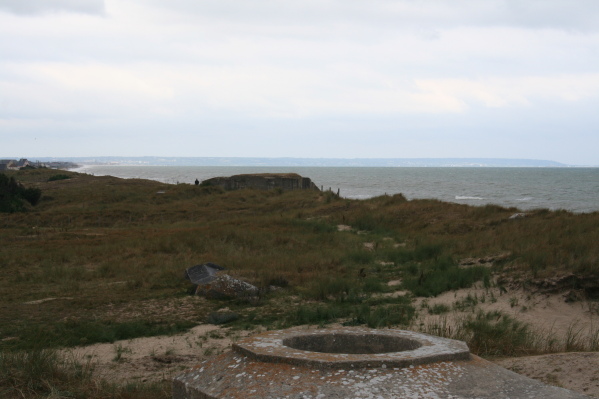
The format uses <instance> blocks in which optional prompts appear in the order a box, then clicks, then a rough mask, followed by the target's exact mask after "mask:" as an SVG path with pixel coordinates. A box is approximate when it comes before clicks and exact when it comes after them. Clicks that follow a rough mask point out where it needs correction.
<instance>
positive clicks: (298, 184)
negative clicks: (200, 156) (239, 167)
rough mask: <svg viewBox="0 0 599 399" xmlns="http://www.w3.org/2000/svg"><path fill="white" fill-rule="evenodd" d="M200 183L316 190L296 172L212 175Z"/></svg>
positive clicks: (227, 186)
mask: <svg viewBox="0 0 599 399" xmlns="http://www.w3.org/2000/svg"><path fill="white" fill-rule="evenodd" d="M202 185H211V186H220V187H223V188H224V189H225V190H239V189H242V188H255V189H260V190H272V189H277V188H279V189H282V190H318V187H316V185H315V184H314V183H313V182H312V180H310V178H309V177H302V176H300V175H298V174H297V173H257V174H243V175H235V176H230V177H213V178H211V179H207V180H204V181H203V182H202Z"/></svg>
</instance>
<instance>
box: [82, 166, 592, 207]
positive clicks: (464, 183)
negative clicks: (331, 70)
mask: <svg viewBox="0 0 599 399" xmlns="http://www.w3.org/2000/svg"><path fill="white" fill-rule="evenodd" d="M76 171H78V172H82V173H88V174H93V175H98V176H102V175H110V176H115V177H120V178H139V179H148V180H156V181H160V182H163V183H168V184H179V183H187V184H193V183H194V181H195V180H196V179H198V180H199V181H203V180H206V179H209V178H212V177H219V176H232V175H237V174H247V173H298V174H300V175H302V176H304V177H309V178H310V179H312V181H313V182H314V183H315V184H316V186H317V187H319V188H321V189H323V190H328V189H331V190H333V191H335V192H337V190H339V192H340V195H341V196H342V197H344V198H350V199H367V198H372V197H375V196H379V195H385V194H386V195H393V194H399V193H401V194H403V195H404V196H405V197H406V198H407V199H410V200H411V199H438V200H441V201H446V202H455V203H460V204H467V205H479V206H481V205H486V204H494V205H499V206H504V207H515V208H518V209H520V210H524V211H525V210H532V209H542V208H545V209H551V210H557V209H564V210H567V211H571V212H576V213H588V212H597V211H599V168H531V167H523V168H518V167H509V168H500V167H493V168H480V167H472V168H469V167H459V168H447V167H303V166H300V167H277V166H131V165H85V166H82V167H80V168H78V169H76Z"/></svg>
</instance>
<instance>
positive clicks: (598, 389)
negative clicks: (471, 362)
mask: <svg viewBox="0 0 599 399" xmlns="http://www.w3.org/2000/svg"><path fill="white" fill-rule="evenodd" d="M494 363H495V364H498V365H500V366H501V367H505V368H506V369H508V370H511V371H514V372H516V373H518V374H522V375H525V376H527V377H530V378H533V379H535V380H539V381H542V382H544V383H546V384H550V385H556V386H559V387H562V388H566V389H571V390H573V391H576V392H579V393H582V394H585V395H589V396H592V397H599V353H598V352H572V353H558V354H551V355H542V356H527V357H517V358H507V359H498V360H494Z"/></svg>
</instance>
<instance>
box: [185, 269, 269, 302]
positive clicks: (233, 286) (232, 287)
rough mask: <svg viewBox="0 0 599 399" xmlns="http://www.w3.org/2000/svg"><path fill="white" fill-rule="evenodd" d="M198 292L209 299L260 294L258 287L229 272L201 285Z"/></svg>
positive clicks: (247, 296) (246, 296)
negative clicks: (230, 274) (232, 275)
mask: <svg viewBox="0 0 599 399" xmlns="http://www.w3.org/2000/svg"><path fill="white" fill-rule="evenodd" d="M196 294H199V295H204V296H205V297H206V298H208V299H226V298H249V297H255V296H256V295H258V287H256V286H254V285H252V284H250V283H247V282H245V281H243V280H239V279H236V278H234V277H231V276H229V275H228V274H222V275H220V276H218V277H217V278H216V279H214V280H213V281H211V282H210V284H206V285H200V286H198V289H197V291H196Z"/></svg>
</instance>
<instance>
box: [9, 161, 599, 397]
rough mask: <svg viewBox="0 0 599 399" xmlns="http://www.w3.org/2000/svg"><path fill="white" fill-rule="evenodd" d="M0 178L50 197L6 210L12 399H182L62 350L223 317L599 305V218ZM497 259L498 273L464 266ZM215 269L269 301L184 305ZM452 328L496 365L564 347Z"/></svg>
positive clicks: (101, 181)
mask: <svg viewBox="0 0 599 399" xmlns="http://www.w3.org/2000/svg"><path fill="white" fill-rule="evenodd" d="M0 176H4V177H2V179H3V180H2V181H1V182H0V183H2V184H5V185H9V186H11V187H18V188H19V190H21V191H20V193H21V194H20V195H21V199H19V201H22V198H25V199H26V200H27V198H28V195H29V194H23V193H25V192H28V193H33V192H35V193H39V194H40V195H39V196H38V198H37V200H35V201H33V202H29V205H33V204H34V202H35V203H37V205H36V206H35V207H33V206H25V205H23V206H21V207H20V208H19V209H18V210H19V211H23V212H14V211H15V210H17V209H16V208H14V205H11V206H13V208H11V209H12V210H11V211H9V212H12V213H0V242H1V243H2V245H1V246H0V292H2V296H1V298H0V350H1V352H0V370H1V371H0V396H2V397H14V398H17V397H61V396H60V395H62V397H78V398H84V397H85V398H87V397H89V398H104V397H122V398H141V397H144V398H146V397H169V393H168V387H167V386H165V385H164V384H163V385H160V384H159V385H145V386H126V387H117V386H113V385H110V384H108V383H101V382H97V381H96V382H94V381H92V380H91V379H90V373H89V368H91V367H92V366H91V365H89V366H86V365H81V364H79V363H77V362H72V361H71V362H69V361H67V360H64V359H59V358H57V357H56V354H55V352H52V349H53V348H59V347H65V346H76V345H84V344H91V343H94V342H114V341H116V340H119V339H128V338H134V337H139V336H147V335H158V334H172V333H175V332H178V331H183V330H185V329H187V328H189V327H191V326H193V325H195V324H198V323H203V322H205V321H206V320H209V318H210V317H214V316H211V315H214V312H215V311H217V310H218V309H220V308H228V309H229V311H230V312H231V314H235V317H231V318H230V319H227V321H225V322H224V323H226V324H227V325H228V326H231V327H232V328H237V329H252V328H255V327H256V326H263V327H266V328H283V327H288V326H293V325H301V324H315V325H326V324H328V323H332V322H338V323H343V324H345V325H367V326H369V327H375V328H378V327H391V326H403V327H406V326H409V325H410V323H412V321H413V319H414V316H415V313H416V308H415V305H414V298H415V297H434V296H437V295H439V294H441V293H443V292H446V291H448V290H455V289H459V288H467V287H470V286H472V285H473V284H475V283H477V284H481V285H482V286H485V287H491V286H495V285H497V284H528V285H533V286H534V285H535V284H539V285H542V283H543V281H544V280H546V279H548V278H556V277H559V276H569V277H568V279H566V280H565V281H567V282H568V283H567V284H568V287H562V288H563V289H566V288H567V289H573V290H577V292H580V293H581V295H582V296H584V297H585V298H587V299H589V300H596V299H597V295H598V293H599V289H598V287H599V283H597V281H598V280H599V262H598V260H599V246H597V242H599V228H598V227H597V226H599V213H591V214H573V213H570V212H566V211H548V210H536V211H532V212H529V213H528V214H527V216H526V217H524V218H519V219H510V216H511V215H513V214H514V213H516V212H519V211H518V210H517V209H515V208H510V209H508V208H502V207H499V206H484V207H470V206H465V205H459V204H449V203H443V202H440V201H435V200H412V201H407V200H406V199H405V198H404V197H403V196H402V195H394V196H381V197H377V198H372V199H370V200H361V201H358V200H348V199H344V198H339V197H338V196H337V195H335V194H334V193H331V192H324V193H321V192H317V191H293V192H282V191H276V190H273V191H254V190H242V191H232V192H225V191H223V190H222V189H220V188H218V187H213V186H195V185H193V184H177V185H168V184H163V183H159V182H154V181H145V180H136V179H129V180H124V179H118V178H114V177H107V176H106V177H94V176H89V175H85V174H77V173H72V172H61V174H60V175H57V174H56V171H52V170H44V169H32V170H23V171H18V172H10V173H9V174H7V175H0ZM56 176H60V178H56ZM23 190H25V191H23ZM27 190H29V191H27ZM3 198H5V197H3ZM10 201H12V202H10V203H12V204H15V203H17V202H15V200H10ZM340 225H341V226H349V228H339V226H340ZM490 256H491V257H495V258H496V260H495V261H493V262H491V264H481V263H480V262H478V263H477V262H474V264H464V263H463V262H461V260H463V259H466V258H472V259H478V258H485V257H490ZM203 262H214V263H217V264H219V265H221V266H224V267H226V268H227V269H228V270H229V272H230V273H231V274H232V275H234V276H235V277H238V278H241V279H243V280H246V281H248V282H251V283H253V284H255V285H257V286H258V287H261V288H262V290H261V295H260V297H259V298H258V299H255V300H252V301H250V302H248V301H244V300H226V301H225V300H213V301H204V302H203V303H202V306H195V307H190V306H184V305H185V303H186V302H185V300H186V298H188V295H189V294H188V290H189V286H188V285H187V283H186V282H185V280H184V279H183V271H184V270H185V269H186V268H187V267H190V266H192V265H195V264H198V263H203ZM267 287H271V289H268V288H267ZM272 287H276V289H272ZM559 288H560V287H558V289H559ZM463 306H468V304H467V303H464V304H463ZM449 310H450V309H448V308H447V307H443V306H440V305H439V306H435V307H431V308H429V312H430V313H431V314H435V315H442V314H443V313H445V312H448V311H449ZM219 324H220V322H219ZM446 327H447V326H444V325H443V324H442V323H439V324H437V325H436V326H429V332H432V333H436V334H439V335H444V336H451V337H454V338H459V339H464V340H466V341H467V342H468V343H469V345H470V347H471V349H472V351H473V352H475V353H479V354H481V355H485V356H486V355H489V356H491V355H497V354H505V353H510V354H514V353H516V354H517V353H525V352H527V351H530V348H537V349H535V351H537V350H540V351H543V350H545V351H549V350H552V349H551V348H550V347H545V348H544V349H542V348H541V349H539V347H538V346H535V345H537V343H535V342H537V341H538V340H537V341H535V339H534V334H532V333H531V331H530V330H529V329H528V327H527V326H526V325H522V324H520V323H519V322H517V321H515V320H513V319H511V318H509V317H508V316H505V315H502V314H495V313H493V314H491V313H473V314H472V315H470V316H469V318H465V319H464V320H463V322H462V323H461V324H460V325H459V328H457V330H456V328H455V327H454V328H449V329H448V328H446ZM497 331H501V332H502V333H501V334H500V335H501V339H498V336H497ZM573 347H574V346H573ZM40 369H43V370H44V371H43V372H40V371H39V370H40ZM46 373H49V374H46ZM61 392H63V394H61ZM64 392H68V395H67V394H66V393H64ZM52 395H54V396H52ZM69 395H70V396H69Z"/></svg>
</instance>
